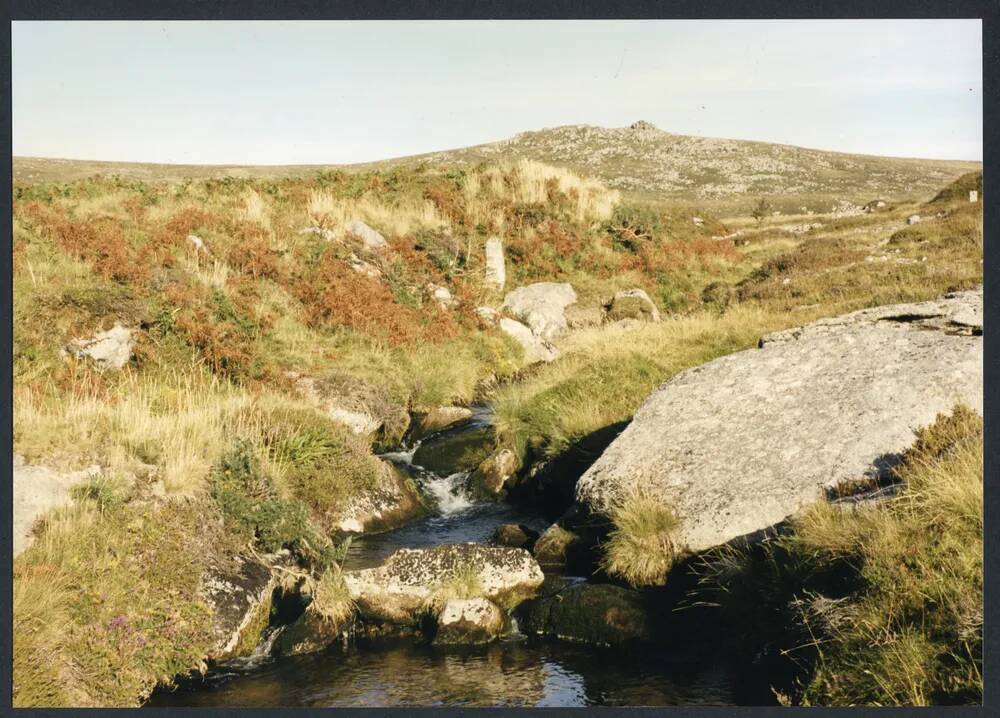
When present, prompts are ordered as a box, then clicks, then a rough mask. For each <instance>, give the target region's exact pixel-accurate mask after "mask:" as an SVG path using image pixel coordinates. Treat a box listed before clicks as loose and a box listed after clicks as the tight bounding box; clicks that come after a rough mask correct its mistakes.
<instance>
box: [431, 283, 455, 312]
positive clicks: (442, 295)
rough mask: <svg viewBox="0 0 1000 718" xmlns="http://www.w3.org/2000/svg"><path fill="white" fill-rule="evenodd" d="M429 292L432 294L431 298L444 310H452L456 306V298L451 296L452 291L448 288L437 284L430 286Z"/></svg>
mask: <svg viewBox="0 0 1000 718" xmlns="http://www.w3.org/2000/svg"><path fill="white" fill-rule="evenodd" d="M427 291H428V292H429V293H430V295H431V297H432V298H433V299H434V301H435V302H437V303H438V304H439V305H440V306H441V308H442V309H450V308H451V307H453V306H455V303H456V301H455V297H453V296H452V295H451V290H449V289H448V287H440V286H438V285H436V284H428V285H427Z"/></svg>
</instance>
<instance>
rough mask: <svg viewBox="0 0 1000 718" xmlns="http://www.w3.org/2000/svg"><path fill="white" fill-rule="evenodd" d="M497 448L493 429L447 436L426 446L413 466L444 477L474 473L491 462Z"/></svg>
mask: <svg viewBox="0 0 1000 718" xmlns="http://www.w3.org/2000/svg"><path fill="white" fill-rule="evenodd" d="M494 446H495V438H494V436H493V430H492V428H490V427H476V428H472V429H463V430H461V431H454V432H447V433H443V434H440V435H438V437H435V438H431V439H428V440H427V441H425V442H424V443H422V444H421V445H420V448H418V449H417V451H416V453H414V455H413V463H415V464H416V465H418V466H422V467H424V468H425V469H427V470H429V471H433V472H435V473H438V474H442V475H443V474H451V473H454V472H456V471H472V470H473V469H475V468H476V467H477V466H479V464H481V463H482V462H483V461H485V460H486V459H488V458H489V456H490V454H491V452H492V451H493V448H494Z"/></svg>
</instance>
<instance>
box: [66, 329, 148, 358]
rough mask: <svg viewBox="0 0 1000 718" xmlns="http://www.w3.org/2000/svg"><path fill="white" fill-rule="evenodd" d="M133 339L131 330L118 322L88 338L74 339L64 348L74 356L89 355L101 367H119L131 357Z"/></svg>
mask: <svg viewBox="0 0 1000 718" xmlns="http://www.w3.org/2000/svg"><path fill="white" fill-rule="evenodd" d="M133 346H135V339H134V338H133V337H132V330H131V329H129V328H128V327H124V326H122V325H121V324H120V323H117V322H116V323H115V325H114V326H113V327H112V328H111V329H108V330H107V331H105V332H97V333H96V334H94V336H92V337H90V338H89V339H74V340H73V341H71V342H70V343H69V345H68V346H67V347H66V349H67V350H68V351H69V352H70V353H71V354H73V355H74V356H77V357H80V358H83V357H90V358H91V359H93V360H94V361H95V362H96V363H97V365H98V366H99V367H101V368H102V369H121V368H122V367H124V366H125V365H126V364H128V362H129V360H130V359H131V358H132V348H133Z"/></svg>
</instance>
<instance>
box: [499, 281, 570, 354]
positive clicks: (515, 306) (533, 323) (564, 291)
mask: <svg viewBox="0 0 1000 718" xmlns="http://www.w3.org/2000/svg"><path fill="white" fill-rule="evenodd" d="M575 302H576V292H575V291H573V287H572V286H571V285H569V284H568V283H566V282H536V283H535V284H528V285H526V286H523V287H518V288H517V289H515V290H513V291H512V292H508V293H507V296H505V297H504V300H503V306H504V309H506V310H507V311H508V312H509V313H510V314H511V316H513V317H514V318H515V319H518V320H519V321H521V322H523V323H524V324H526V325H527V326H528V327H529V328H530V329H531V332H532V333H533V334H534V335H535V336H537V337H540V338H541V339H544V340H545V341H548V342H551V341H552V340H553V339H555V338H556V337H558V336H559V335H560V334H563V333H564V332H565V331H566V329H567V326H568V325H567V322H566V307H568V306H569V305H571V304H574V303H575Z"/></svg>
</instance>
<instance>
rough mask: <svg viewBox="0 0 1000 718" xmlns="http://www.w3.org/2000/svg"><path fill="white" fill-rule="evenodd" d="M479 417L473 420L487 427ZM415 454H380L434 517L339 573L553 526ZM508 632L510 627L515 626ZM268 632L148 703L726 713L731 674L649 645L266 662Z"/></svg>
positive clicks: (351, 558)
mask: <svg viewBox="0 0 1000 718" xmlns="http://www.w3.org/2000/svg"><path fill="white" fill-rule="evenodd" d="M483 416H484V415H483V413H482V412H480V413H478V414H477V417H476V418H477V420H479V421H482V420H483ZM415 449H416V447H412V448H411V449H409V450H407V451H400V452H394V453H390V454H385V455H383V457H384V458H386V459H388V460H390V461H393V463H395V464H396V465H397V466H399V467H400V468H401V469H403V470H405V471H407V472H408V473H409V474H410V475H411V476H412V477H413V478H414V480H415V481H416V483H417V484H418V485H419V486H420V487H421V489H422V491H423V492H424V493H425V494H426V495H427V496H428V497H429V498H430V500H431V503H432V504H433V505H434V506H435V511H434V512H433V513H432V514H431V515H429V516H426V517H424V518H422V519H420V520H417V521H414V522H412V523H410V524H408V525H406V526H404V527H402V528H400V529H397V530H395V531H390V532H387V533H384V534H377V535H373V536H364V537H361V538H358V539H356V540H355V541H354V542H352V544H351V546H350V548H349V551H348V554H347V557H346V559H345V562H344V567H345V568H346V569H348V570H351V569H358V568H367V567H370V566H377V565H379V564H380V563H382V561H383V560H384V559H385V558H386V557H387V556H389V555H390V554H391V553H393V552H394V551H396V550H397V549H399V548H404V547H405V548H419V547H428V546H435V545H439V544H447V543H462V542H467V541H476V542H481V541H485V540H486V539H487V538H489V536H490V534H492V533H493V530H494V529H495V528H496V526H497V525H498V524H502V523H521V524H525V525H527V526H529V527H531V528H533V529H535V530H538V531H541V530H543V529H544V528H545V527H546V526H548V525H549V524H550V523H551V522H550V521H548V520H546V519H545V518H543V517H542V516H539V515H536V514H533V513H531V512H528V511H525V510H524V509H520V508H515V507H513V506H511V505H508V504H505V503H502V502H476V501H473V500H472V499H470V498H469V496H468V495H467V494H466V492H465V480H466V478H467V474H466V473H463V472H458V473H453V474H450V475H447V476H439V475H436V474H434V473H432V472H429V471H425V470H424V469H422V468H421V467H418V466H414V465H413V464H412V458H413V453H414V451H415ZM515 625H516V624H515ZM280 630H281V629H280V628H279V629H276V630H275V631H272V632H271V633H270V634H268V635H267V636H266V637H265V639H264V641H262V644H261V646H258V648H257V650H256V651H255V652H254V654H253V655H252V656H249V657H247V658H244V659H240V660H237V661H232V662H229V663H227V664H225V665H222V666H218V667H216V668H214V669H212V670H211V671H210V672H209V673H208V674H207V676H206V677H205V678H204V679H199V680H197V681H191V682H187V683H184V684H182V685H181V686H180V687H179V688H177V689H176V690H172V691H167V690H160V691H157V692H156V693H154V694H153V696H152V697H151V699H150V700H149V702H148V703H147V705H149V706H262V707H294V706H311V707H319V706H388V707H391V706H587V705H630V706H666V705H687V704H708V705H733V704H734V703H735V702H736V699H735V696H734V688H733V681H732V676H731V674H730V673H729V671H728V670H727V669H725V668H722V667H720V666H713V665H705V664H704V663H696V662H693V661H690V660H683V659H681V658H679V656H678V655H677V654H676V653H671V652H670V651H669V650H666V649H657V648H642V649H637V648H634V647H633V648H630V649H628V650H615V649H607V648H596V647H593V646H585V645H579V644H572V643H567V642H562V641H555V640H547V639H540V638H535V637H531V638H529V637H526V636H523V635H520V634H519V633H517V632H516V631H515V632H514V633H513V634H512V635H510V636H508V637H507V638H506V639H504V640H502V641H500V642H497V643H493V644H490V645H487V646H474V647H451V646H449V647H443V646H433V645H426V644H419V643H416V642H415V641H414V640H413V639H380V640H377V641H373V640H367V639H366V640H357V641H355V642H353V643H351V644H350V645H341V646H334V647H331V648H330V649H328V650H327V651H325V652H323V653H318V654H312V655H306V656H295V657H290V658H281V659H278V660H271V659H269V658H268V651H269V650H270V645H271V644H272V643H273V642H274V640H275V638H276V636H277V632H279V631H280Z"/></svg>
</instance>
